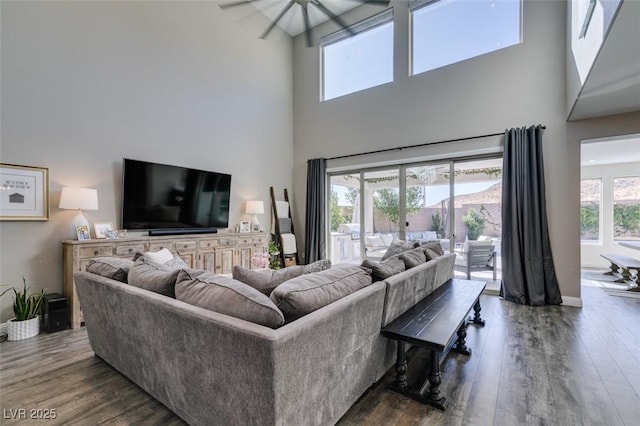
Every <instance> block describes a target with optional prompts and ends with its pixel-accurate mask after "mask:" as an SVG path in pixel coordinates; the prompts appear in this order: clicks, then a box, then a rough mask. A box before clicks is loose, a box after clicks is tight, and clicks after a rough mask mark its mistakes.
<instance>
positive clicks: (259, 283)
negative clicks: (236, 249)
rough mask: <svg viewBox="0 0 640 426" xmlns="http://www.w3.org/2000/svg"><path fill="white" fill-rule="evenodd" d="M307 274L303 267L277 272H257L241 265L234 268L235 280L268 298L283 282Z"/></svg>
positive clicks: (270, 270)
mask: <svg viewBox="0 0 640 426" xmlns="http://www.w3.org/2000/svg"><path fill="white" fill-rule="evenodd" d="M306 273H307V272H306V268H305V266H302V265H296V266H290V267H288V268H283V269H278V270H276V271H274V270H272V269H267V270H260V271H256V270H253V269H249V268H245V267H244V266H239V265H236V266H234V267H233V278H234V279H236V280H238V281H241V282H243V283H245V284H247V285H250V286H251V287H253V288H255V289H256V290H258V291H260V292H261V293H263V294H266V295H267V296H268V295H270V294H271V292H272V291H273V289H274V288H276V287H277V286H278V285H280V284H282V283H283V282H285V281H288V280H290V279H292V278H295V277H298V276H300V275H302V274H306Z"/></svg>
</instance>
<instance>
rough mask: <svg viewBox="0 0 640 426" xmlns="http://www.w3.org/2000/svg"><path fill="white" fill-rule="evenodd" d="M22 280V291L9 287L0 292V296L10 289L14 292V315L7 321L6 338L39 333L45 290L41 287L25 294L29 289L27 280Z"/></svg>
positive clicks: (10, 338)
mask: <svg viewBox="0 0 640 426" xmlns="http://www.w3.org/2000/svg"><path fill="white" fill-rule="evenodd" d="M22 282H23V287H22V291H20V290H16V289H15V288H14V287H11V288H9V289H7V290H5V291H3V292H2V294H0V297H2V296H4V294H5V293H7V292H9V291H10V290H13V293H14V299H13V313H14V315H15V316H16V317H15V318H12V319H10V320H9V322H8V323H7V334H8V339H7V340H22V339H27V338H29V337H33V336H36V335H38V333H40V312H41V311H42V306H43V304H44V295H45V293H46V292H47V290H46V289H42V290H40V291H39V292H37V293H32V294H29V295H27V291H28V290H29V288H28V287H27V280H25V279H24V278H22Z"/></svg>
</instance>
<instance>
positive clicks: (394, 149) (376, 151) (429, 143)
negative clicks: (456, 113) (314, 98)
mask: <svg viewBox="0 0 640 426" xmlns="http://www.w3.org/2000/svg"><path fill="white" fill-rule="evenodd" d="M540 128H541V129H543V130H544V129H546V128H547V126H541V127H540ZM502 135H504V132H501V133H491V134H488V135H480V136H471V137H467V138H457V139H448V140H445V141H438V142H426V143H419V144H416V145H407V146H399V147H396V148H385V149H378V150H375V151H367V152H360V153H357V154H346V155H338V156H336V157H329V158H327V160H339V159H341V158H350V157H358V156H360V155H369V154H379V153H381V152H389V151H402V150H403V149H411V148H420V147H423V146H429V145H440V144H443V143H451V142H460V141H467V140H472V139H482V138H490V137H493V136H502Z"/></svg>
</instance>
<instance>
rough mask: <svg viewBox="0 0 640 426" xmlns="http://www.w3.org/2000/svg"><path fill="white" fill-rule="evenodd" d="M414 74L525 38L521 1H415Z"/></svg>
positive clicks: (412, 55)
mask: <svg viewBox="0 0 640 426" xmlns="http://www.w3.org/2000/svg"><path fill="white" fill-rule="evenodd" d="M409 10H410V13H411V75H415V74H419V73H423V72H426V71H430V70H434V69H436V68H440V67H443V66H446V65H449V64H453V63H456V62H460V61H464V60H466V59H470V58H473V57H476V56H480V55H484V54H486V53H489V52H493V51H496V50H499V49H503V48H505V47H509V46H513V45H516V44H518V43H520V42H521V41H522V36H521V34H522V31H521V28H522V24H521V23H522V1H521V0H473V1H469V0H411V1H410V2H409Z"/></svg>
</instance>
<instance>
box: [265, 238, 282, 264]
mask: <svg viewBox="0 0 640 426" xmlns="http://www.w3.org/2000/svg"><path fill="white" fill-rule="evenodd" d="M267 252H268V253H269V268H271V269H276V270H277V269H280V268H281V267H282V265H281V264H280V247H278V244H277V243H276V242H275V241H269V248H268V249H267Z"/></svg>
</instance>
